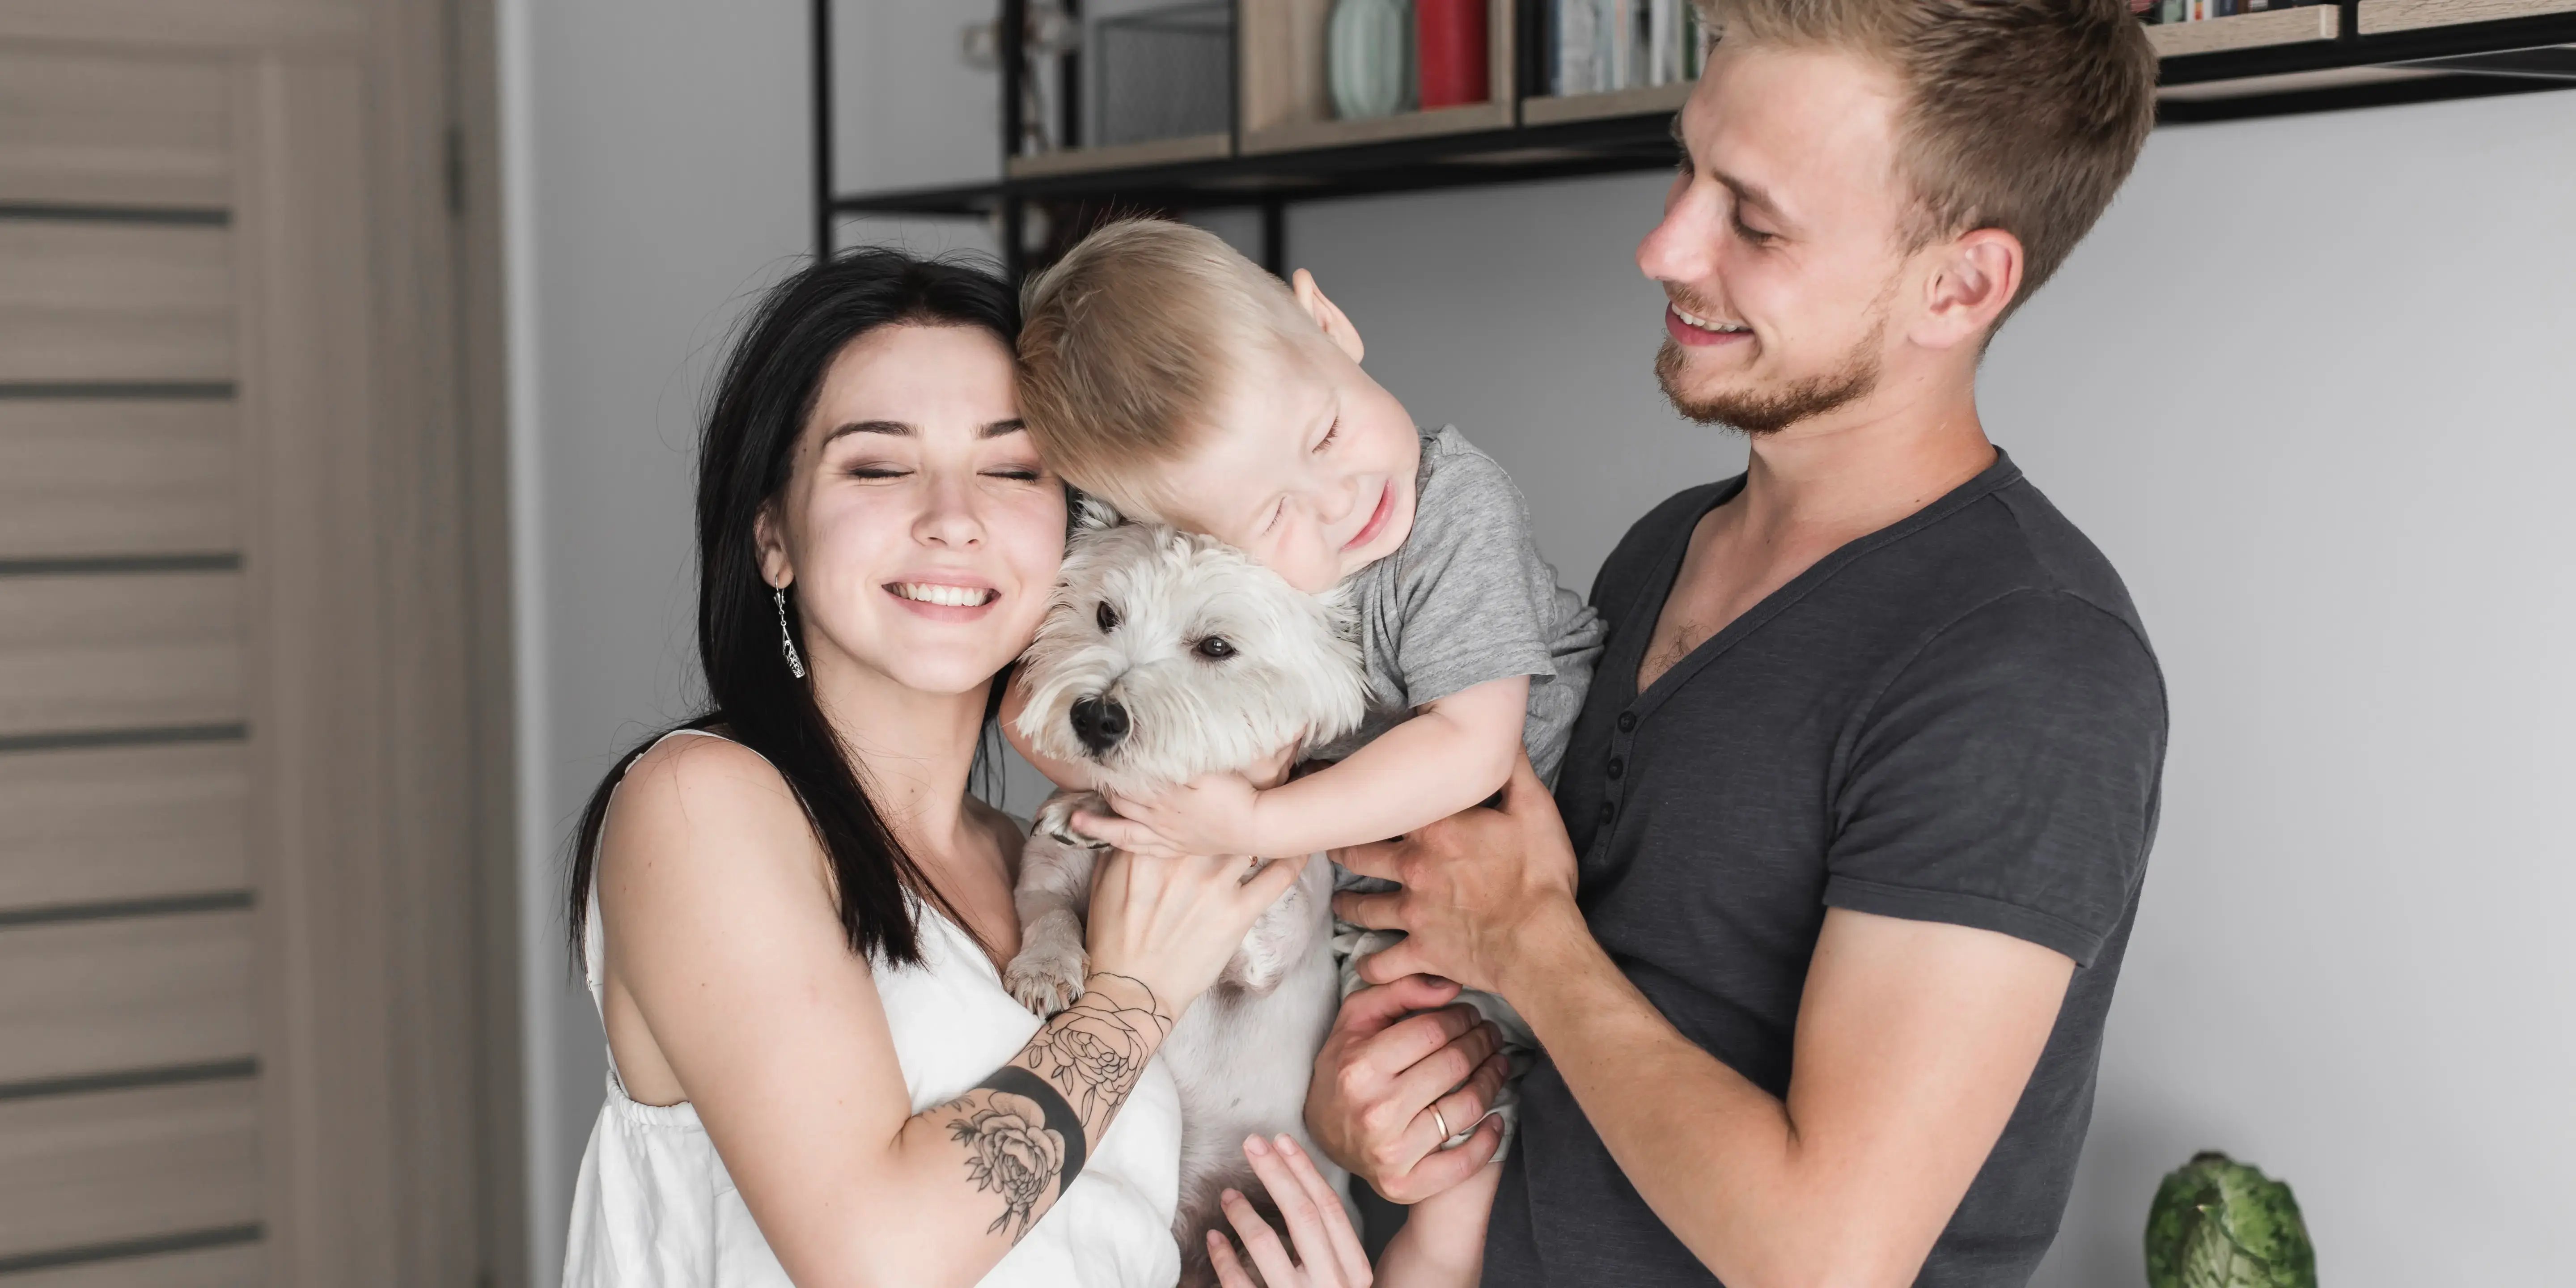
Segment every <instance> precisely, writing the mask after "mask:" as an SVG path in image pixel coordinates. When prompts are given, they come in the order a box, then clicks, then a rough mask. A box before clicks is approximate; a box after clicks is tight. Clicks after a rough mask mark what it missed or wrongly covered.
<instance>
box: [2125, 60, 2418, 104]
mask: <svg viewBox="0 0 2576 1288" xmlns="http://www.w3.org/2000/svg"><path fill="white" fill-rule="evenodd" d="M2439 75H2441V73H2440V72H2427V71H2417V70H2414V69H2411V68H2405V67H2326V68H2321V69H2319V70H2316V71H2312V72H2283V73H2281V74H2279V75H2277V76H2241V77H2238V78H2236V79H2235V80H2223V81H2201V82H2199V83H2197V84H2192V85H2168V86H2166V87H2164V88H2163V89H2160V90H2157V91H2156V97H2157V98H2158V99H2160V100H2162V101H2165V102H2169V103H2214V102H2219V101H2221V100H2224V99H2231V98H2254V97H2258V96H2261V95H2266V94H2297V93H2304V92H2306V91H2309V90H2328V89H2352V88H2354V87H2356V86H2362V85H2384V84H2388V83H2390V82H2392V81H2405V80H2424V79H2426V78H2428V77H2434V76H2439Z"/></svg>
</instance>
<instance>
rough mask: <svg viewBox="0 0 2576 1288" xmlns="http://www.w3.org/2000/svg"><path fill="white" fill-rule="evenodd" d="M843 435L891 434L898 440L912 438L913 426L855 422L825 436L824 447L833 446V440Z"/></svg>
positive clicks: (876, 421) (877, 421)
mask: <svg viewBox="0 0 2576 1288" xmlns="http://www.w3.org/2000/svg"><path fill="white" fill-rule="evenodd" d="M843 434H889V435H892V436H894V437H896V438H910V437H912V426H910V425H907V424H904V423H903V422H902V421H899V420H854V421H851V422H850V423H848V424H846V425H843V426H841V427H839V428H837V429H835V430H833V431H832V432H831V433H828V434H825V435H824V436H823V443H822V445H823V446H825V447H829V446H831V445H832V440H833V439H836V438H839V437H840V436H841V435H843Z"/></svg>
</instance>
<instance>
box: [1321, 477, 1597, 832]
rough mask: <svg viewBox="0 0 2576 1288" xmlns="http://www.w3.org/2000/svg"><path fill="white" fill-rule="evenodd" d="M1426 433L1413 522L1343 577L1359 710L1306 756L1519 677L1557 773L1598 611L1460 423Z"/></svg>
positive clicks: (1540, 757)
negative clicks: (1363, 698) (1545, 550)
mask: <svg viewBox="0 0 2576 1288" xmlns="http://www.w3.org/2000/svg"><path fill="white" fill-rule="evenodd" d="M1421 435H1422V468H1421V472H1420V473H1419V474H1417V475H1416V476H1415V478H1414V503H1413V530H1412V531H1411V532H1408V533H1406V534H1405V537H1404V544H1403V545H1401V546H1399V547H1397V548H1396V551H1395V553H1394V554H1391V555H1388V556H1387V557H1386V558H1384V559H1380V560H1378V561H1377V562H1376V563H1373V564H1370V565H1369V566H1368V567H1366V568H1363V569H1361V570H1359V571H1358V572H1357V573H1354V574H1352V576H1351V582H1350V590H1351V593H1352V597H1353V598H1352V604H1353V607H1354V608H1356V609H1357V610H1358V615H1359V628H1360V652H1361V655H1362V657H1363V658H1364V659H1365V661H1366V665H1367V668H1368V680H1369V704H1368V716H1367V718H1366V720H1365V721H1363V722H1362V723H1361V725H1360V727H1359V728H1357V729H1355V730H1352V731H1351V732H1350V733H1348V734H1345V735H1344V736H1342V737H1341V738H1339V739H1337V740H1335V741H1334V742H1333V743H1332V744H1331V745H1330V746H1327V747H1324V748H1321V749H1319V750H1317V751H1315V752H1313V753H1310V754H1312V755H1313V756H1314V757H1315V758H1316V759H1318V760H1340V759H1342V758H1343V757H1345V756H1348V755H1350V754H1351V753H1352V752H1354V751H1357V750H1359V749H1360V748H1361V747H1364V746H1366V745H1368V743H1369V741H1370V740H1371V739H1373V738H1375V737H1377V736H1378V735H1379V734H1382V733H1385V732H1386V731H1387V730H1389V729H1392V728H1394V727H1395V726H1396V725H1398V724H1401V723H1403V722H1404V721H1406V720H1409V719H1411V718H1412V717H1413V712H1414V709H1415V708H1416V707H1421V706H1425V705H1428V704H1430V703H1433V702H1437V701H1439V700H1440V699H1442V698H1445V697H1448V696H1449V695H1451V694H1453V693H1457V692H1459V691H1461V690H1464V689H1472V688H1474V687H1475V686H1477V685H1479V684H1483V683H1486V682H1487V681H1490V680H1508V679H1510V678H1512V677H1513V676H1516V675H1526V676H1528V677H1530V693H1529V714H1528V717H1527V719H1526V720H1525V722H1524V723H1523V724H1522V726H1521V741H1522V743H1523V744H1524V745H1526V746H1527V747H1528V749H1529V758H1530V764H1531V765H1532V766H1534V767H1535V768H1536V769H1537V770H1538V775H1539V777H1540V778H1543V779H1546V780H1547V781H1548V782H1551V783H1553V782H1555V781H1556V778H1555V774H1556V767H1557V763H1558V761H1560V760H1561V759H1563V758H1564V755H1565V740H1566V738H1567V736H1568V735H1569V734H1571V733H1572V732H1573V730H1574V717H1575V715H1576V713H1578V712H1580V711H1581V710H1582V709H1583V694H1584V690H1585V689H1586V688H1587V687H1588V686H1589V685H1590V684H1591V681H1592V664H1593V662H1594V661H1595V660H1596V659H1598V658H1599V657H1600V655H1601V636H1602V628H1601V619H1600V618H1599V617H1597V616H1595V615H1594V614H1593V611H1592V606H1591V605H1589V604H1586V603H1584V602H1583V597H1582V596H1580V595H1577V594H1575V593H1574V592H1573V591H1570V590H1567V589H1565V588H1564V587H1562V586H1559V585H1557V584H1556V569H1554V568H1552V567H1549V566H1548V562H1547V560H1545V559H1542V558H1540V557H1539V553H1538V545H1537V543H1536V542H1534V541H1532V540H1531V539H1530V521H1529V505H1528V503H1527V502H1525V501H1523V500H1522V499H1521V490H1520V488H1519V487H1517V486H1515V485H1514V484H1513V483H1512V476H1511V475H1510V474H1508V473H1505V472H1504V470H1503V467H1502V466H1501V465H1500V464H1499V463H1497V462H1496V461H1495V460H1494V458H1493V457H1490V456H1487V455H1485V454H1484V453H1483V452H1481V451H1478V450H1477V449H1476V446H1475V445H1474V444H1472V443H1470V442H1468V441H1467V439H1466V437H1465V436H1464V435H1462V434H1460V433H1459V432H1458V430H1457V427H1456V426H1450V427H1447V428H1443V429H1438V430H1429V429H1426V430H1423V431H1421ZM1424 821H1425V822H1429V821H1430V820H1428V819H1426V820H1424Z"/></svg>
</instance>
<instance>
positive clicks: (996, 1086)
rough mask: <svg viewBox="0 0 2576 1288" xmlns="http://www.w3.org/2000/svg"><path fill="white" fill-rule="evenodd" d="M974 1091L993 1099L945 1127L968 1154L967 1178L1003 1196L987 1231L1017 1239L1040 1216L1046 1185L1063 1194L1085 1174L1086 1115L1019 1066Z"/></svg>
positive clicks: (1001, 1072)
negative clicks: (1082, 1116) (998, 1212)
mask: <svg viewBox="0 0 2576 1288" xmlns="http://www.w3.org/2000/svg"><path fill="white" fill-rule="evenodd" d="M976 1089H977V1090H979V1091H990V1092H992V1093H993V1095H992V1098H991V1099H989V1100H988V1101H986V1102H985V1105H984V1107H983V1108H982V1109H979V1110H976V1111H975V1112H974V1113H972V1114H969V1115H967V1116H966V1117H963V1118H959V1119H957V1120H956V1121H954V1122H952V1123H950V1124H948V1134H949V1137H950V1138H951V1139H953V1140H955V1141H957V1142H958V1143H959V1144H962V1145H964V1146H966V1148H967V1150H968V1151H969V1152H968V1155H967V1158H966V1177H967V1179H968V1180H971V1181H973V1182H975V1188H977V1189H981V1190H992V1191H995V1192H997V1193H999V1194H1000V1195H1001V1196H1002V1215H1000V1216H998V1217H995V1218H994V1219H993V1223H992V1224H991V1225H989V1226H986V1227H984V1232H985V1233H986V1234H1000V1233H1007V1234H1009V1235H1010V1238H1011V1241H1012V1242H1014V1243H1016V1242H1018V1241H1019V1239H1020V1236H1022V1235H1025V1234H1027V1233H1028V1232H1029V1226H1030V1225H1031V1224H1032V1223H1034V1222H1035V1221H1036V1220H1037V1206H1038V1200H1040V1199H1043V1198H1045V1197H1046V1192H1047V1187H1048V1186H1049V1185H1054V1186H1055V1187H1056V1194H1057V1195H1058V1196H1059V1197H1061V1196H1062V1195H1063V1194H1064V1192H1065V1191H1066V1190H1068V1189H1071V1188H1072V1187H1073V1178H1074V1177H1077V1176H1080V1175H1081V1174H1082V1164H1083V1155H1084V1152H1085V1150H1086V1149H1087V1145H1086V1143H1085V1141H1084V1138H1083V1134H1082V1120H1081V1119H1080V1118H1078V1117H1076V1116H1075V1115H1074V1112H1073V1105H1072V1104H1071V1103H1070V1102H1068V1101H1067V1100H1065V1098H1064V1093H1063V1092H1061V1091H1058V1090H1056V1089H1055V1088H1054V1087H1053V1086H1051V1085H1049V1084H1048V1082H1047V1080H1046V1079H1044V1078H1041V1077H1039V1076H1037V1075H1036V1074H1034V1073H1031V1072H1029V1071H1028V1070H1027V1069H1024V1068H1021V1067H1020V1066H1019V1065H1016V1064H1009V1065H1004V1066H1002V1067H1001V1068H1000V1069H997V1070H995V1071H994V1073H993V1076H992V1077H989V1078H986V1079H985V1080H983V1081H982V1082H980V1083H977V1084H976Z"/></svg>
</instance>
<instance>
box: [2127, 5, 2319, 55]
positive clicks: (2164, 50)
mask: <svg viewBox="0 0 2576 1288" xmlns="http://www.w3.org/2000/svg"><path fill="white" fill-rule="evenodd" d="M2342 30H2343V10H2342V9H2340V8H2338V7H2336V6H2334V5H2330V4H2320V5H2307V6H2304V7H2301V8H2297V9H2274V10H2270V11H2269V12H2265V13H2246V14H2238V15H2236V16H2234V17H2231V18H2211V19H2207V20H2205V21H2201V22H2175V23H2159V24H2157V25H2155V26H2152V27H2149V28H2147V43H2148V44H2149V45H2152V46H2154V47H2155V51H2156V57H2158V58H2175V57H2179V56H2182V55H2186V54H2214V53H2217V52H2219V51H2220V50H2225V49H2258V48H2261V47H2262V46H2265V45H2294V44H2298V43H2300V42H2303V41H2310V40H2332V39H2334V38H2335V37H2336V36H2337V35H2338V34H2340V33H2341V32H2342Z"/></svg>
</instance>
